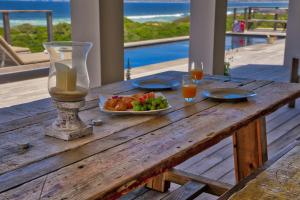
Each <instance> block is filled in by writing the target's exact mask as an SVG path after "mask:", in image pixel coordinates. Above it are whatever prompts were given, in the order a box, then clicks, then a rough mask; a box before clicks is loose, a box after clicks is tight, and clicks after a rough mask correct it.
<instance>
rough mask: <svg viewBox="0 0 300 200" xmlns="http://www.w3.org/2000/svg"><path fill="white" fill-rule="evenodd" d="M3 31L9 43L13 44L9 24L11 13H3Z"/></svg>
mask: <svg viewBox="0 0 300 200" xmlns="http://www.w3.org/2000/svg"><path fill="white" fill-rule="evenodd" d="M2 16H3V30H4V39H5V40H6V42H7V43H9V44H11V38H10V24H9V13H8V12H3V13H2Z"/></svg>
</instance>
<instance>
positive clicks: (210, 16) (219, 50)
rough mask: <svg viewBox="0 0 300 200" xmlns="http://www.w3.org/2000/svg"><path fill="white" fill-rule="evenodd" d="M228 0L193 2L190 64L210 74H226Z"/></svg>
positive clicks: (192, 0) (199, 0)
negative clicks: (194, 64) (196, 65)
mask: <svg viewBox="0 0 300 200" xmlns="http://www.w3.org/2000/svg"><path fill="white" fill-rule="evenodd" d="M226 13H227V0H191V29H190V58H189V62H190V63H191V62H195V63H196V64H200V63H201V62H203V63H204V71H205V73H208V74H221V75H223V74H224V51H225V32H226Z"/></svg>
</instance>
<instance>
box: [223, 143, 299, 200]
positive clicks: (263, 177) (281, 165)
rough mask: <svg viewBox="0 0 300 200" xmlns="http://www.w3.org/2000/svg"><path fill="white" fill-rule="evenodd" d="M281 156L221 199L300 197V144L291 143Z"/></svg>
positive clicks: (244, 199)
mask: <svg viewBox="0 0 300 200" xmlns="http://www.w3.org/2000/svg"><path fill="white" fill-rule="evenodd" d="M279 157H280V158H279V159H278V160H277V161H275V162H273V164H267V165H266V166H264V167H263V168H262V169H260V170H258V172H256V173H255V174H253V175H251V176H249V177H248V178H246V179H245V180H244V181H242V182H240V183H239V184H238V185H236V186H235V187H234V188H232V189H231V190H229V191H228V192H227V193H225V194H224V195H223V196H222V197H221V198H220V199H221V200H225V199H230V200H250V199H251V200H256V199H257V200H258V199H259V200H269V199H300V145H299V142H297V143H295V144H294V145H291V147H289V149H288V150H286V151H285V152H284V153H282V154H281V155H280V156H279Z"/></svg>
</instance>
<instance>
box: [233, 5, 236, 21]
mask: <svg viewBox="0 0 300 200" xmlns="http://www.w3.org/2000/svg"><path fill="white" fill-rule="evenodd" d="M236 13H237V8H234V9H233V21H235V20H236Z"/></svg>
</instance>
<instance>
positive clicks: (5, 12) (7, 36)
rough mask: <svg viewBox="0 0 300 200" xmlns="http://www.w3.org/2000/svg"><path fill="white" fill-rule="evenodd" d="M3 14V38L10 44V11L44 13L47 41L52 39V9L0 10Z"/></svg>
mask: <svg viewBox="0 0 300 200" xmlns="http://www.w3.org/2000/svg"><path fill="white" fill-rule="evenodd" d="M0 13H1V14H2V16H3V31H4V38H5V40H6V41H7V42H8V43H9V44H11V37H10V18H9V14H11V13H45V14H46V21H47V32H48V41H49V42H50V41H52V40H53V12H52V10H0Z"/></svg>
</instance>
